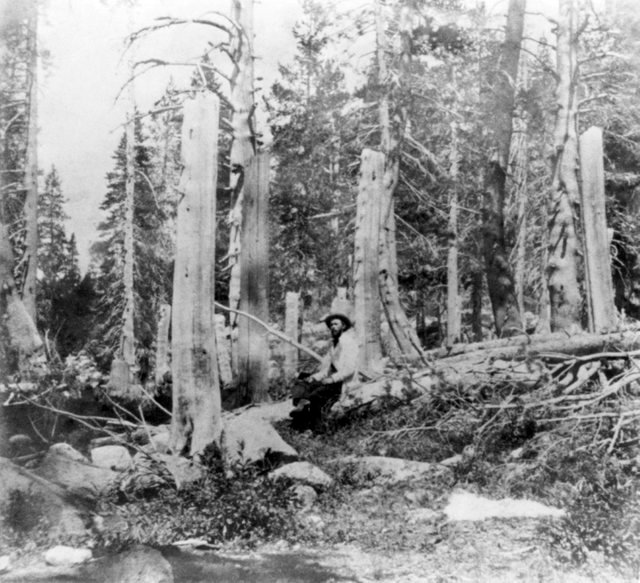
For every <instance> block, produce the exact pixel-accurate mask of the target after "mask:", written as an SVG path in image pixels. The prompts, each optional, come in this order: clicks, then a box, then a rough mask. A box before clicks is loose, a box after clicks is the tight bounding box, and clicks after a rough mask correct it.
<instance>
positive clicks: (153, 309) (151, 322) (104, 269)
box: [91, 120, 171, 380]
mask: <svg viewBox="0 0 640 583" xmlns="http://www.w3.org/2000/svg"><path fill="white" fill-rule="evenodd" d="M135 132H136V138H135V144H136V146H135V198H134V219H133V220H134V249H135V250H134V303H135V309H134V336H135V340H136V357H137V361H138V364H139V366H140V367H141V370H140V378H141V380H144V378H145V375H146V374H147V373H148V365H149V361H150V357H151V355H152V348H153V344H154V341H155V334H156V320H157V314H158V308H159V305H160V304H162V303H164V302H166V301H167V299H168V297H169V294H170V285H171V284H170V279H171V278H170V273H169V262H168V260H167V258H166V256H165V254H163V253H162V249H163V247H164V246H166V241H165V237H166V232H165V231H164V230H163V229H162V222H163V220H164V216H165V215H164V213H163V211H162V210H161V208H160V207H159V206H158V201H157V199H156V193H155V190H154V188H153V185H152V183H151V181H150V179H149V177H150V176H151V163H150V152H149V148H148V147H147V146H146V145H145V140H144V136H143V131H142V126H141V124H140V122H139V120H138V121H136V127H135ZM113 159H114V162H115V166H114V169H113V170H112V171H111V172H109V173H107V193H106V195H105V198H104V200H103V202H102V204H101V206H100V208H101V209H102V210H103V211H104V212H105V214H106V218H105V219H104V220H103V221H102V222H101V223H100V224H99V225H98V231H99V233H100V240H99V241H98V242H97V243H95V244H94V245H93V246H92V249H91V251H92V261H93V265H94V271H95V272H96V286H97V293H98V305H97V310H96V321H95V326H94V329H95V333H94V336H93V343H92V351H93V352H94V354H95V356H96V358H97V359H98V360H99V362H100V364H101V365H103V366H105V367H107V366H108V365H109V363H110V361H111V360H112V358H113V356H114V354H115V353H116V351H117V349H118V346H119V343H120V335H121V331H122V311H123V309H124V284H123V277H124V261H123V257H124V235H125V233H124V221H125V168H126V136H123V137H122V139H121V140H120V144H119V146H118V148H117V149H116V151H115V153H114V156H113Z"/></svg>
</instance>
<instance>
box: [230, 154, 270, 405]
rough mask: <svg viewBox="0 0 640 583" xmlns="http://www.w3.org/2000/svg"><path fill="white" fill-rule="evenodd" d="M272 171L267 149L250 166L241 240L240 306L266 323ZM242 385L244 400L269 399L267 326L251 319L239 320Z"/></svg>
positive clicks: (240, 387) (267, 311)
mask: <svg viewBox="0 0 640 583" xmlns="http://www.w3.org/2000/svg"><path fill="white" fill-rule="evenodd" d="M269 171H270V168H269V154H268V153H266V152H261V153H260V154H258V155H257V156H255V157H254V158H253V160H252V161H251V164H250V165H249V168H248V169H247V172H246V174H245V184H244V203H243V207H244V208H243V213H242V215H243V216H242V226H241V243H240V309H241V310H242V311H243V312H247V313H248V314H251V315H252V316H255V317H256V318H258V319H259V320H262V321H263V322H266V321H267V320H268V319H269V292H268V289H269V235H268V204H269ZM238 385H239V389H240V391H241V393H242V392H244V395H243V396H241V400H242V401H244V400H245V399H246V398H248V399H249V400H250V401H251V402H254V403H261V402H264V401H267V400H268V399H269V393H268V389H269V342H268V340H267V335H266V332H265V331H264V329H263V328H262V327H261V326H259V325H258V324H256V323H255V322H253V321H251V320H249V319H247V318H241V319H240V321H239V322H238ZM242 397H244V398H242Z"/></svg>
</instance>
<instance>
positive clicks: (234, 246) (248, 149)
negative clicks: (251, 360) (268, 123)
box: [228, 0, 256, 374]
mask: <svg viewBox="0 0 640 583" xmlns="http://www.w3.org/2000/svg"><path fill="white" fill-rule="evenodd" d="M231 13H232V15H233V20H234V22H236V23H237V24H238V25H239V27H240V29H239V30H238V31H236V34H235V35H234V36H233V37H232V41H231V44H232V46H231V51H230V52H231V55H232V61H233V64H232V67H233V69H232V72H231V107H232V108H233V112H232V115H231V128H232V130H233V142H232V144H231V152H230V156H229V157H230V165H231V174H230V180H231V183H230V189H231V193H232V208H231V211H230V213H229V252H228V255H229V263H228V266H229V267H230V269H231V275H230V279H229V307H230V308H233V309H235V310H237V309H238V308H239V306H240V277H241V275H240V272H241V270H242V266H241V264H240V245H241V243H240V241H241V232H240V231H241V226H242V221H243V217H242V215H243V208H244V182H245V172H246V170H247V168H248V167H249V164H250V162H251V160H252V158H253V156H254V155H255V152H256V150H255V135H254V131H253V111H254V88H253V0H231ZM229 318H230V322H231V326H232V327H235V326H236V325H237V314H235V313H234V312H231V313H230V314H229ZM234 360H235V361H236V362H237V359H236V358H234ZM235 372H236V374H237V372H238V369H237V367H235Z"/></svg>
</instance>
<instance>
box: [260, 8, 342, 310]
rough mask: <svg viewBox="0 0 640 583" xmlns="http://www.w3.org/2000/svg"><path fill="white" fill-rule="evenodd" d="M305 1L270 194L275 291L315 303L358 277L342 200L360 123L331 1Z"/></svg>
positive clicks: (278, 110) (285, 80) (276, 95)
mask: <svg viewBox="0 0 640 583" xmlns="http://www.w3.org/2000/svg"><path fill="white" fill-rule="evenodd" d="M303 9H304V11H305V16H304V18H303V19H302V20H301V21H300V22H299V23H298V24H297V25H296V27H295V28H294V31H293V34H294V37H295V39H296V48H297V51H296V55H295V57H294V62H293V64H291V65H288V66H281V67H280V76H281V79H280V80H279V81H278V82H276V83H275V84H274V85H273V86H272V89H271V95H270V97H269V99H268V103H269V108H270V118H269V123H270V125H271V133H272V135H273V144H272V147H271V152H272V155H273V156H274V157H275V158H276V160H277V173H276V177H275V181H274V184H273V186H272V189H271V192H272V194H271V202H270V204H271V209H270V212H271V223H272V226H271V241H272V248H271V257H272V261H271V263H272V264H271V273H272V277H271V299H272V305H273V306H280V307H282V306H283V305H284V296H285V293H286V292H287V291H292V290H293V291H300V292H301V294H302V298H303V301H305V303H307V304H308V302H309V301H310V300H311V299H312V298H314V300H315V301H317V302H318V303H321V304H327V303H328V302H329V301H330V300H331V298H332V297H333V294H334V293H335V288H336V287H337V286H346V285H347V283H348V280H349V277H350V275H349V273H350V269H349V265H348V256H349V253H350V251H351V249H352V243H351V242H350V241H349V240H348V237H347V235H346V228H345V226H346V224H347V222H348V218H350V217H348V216H347V215H344V216H343V215H342V214H341V208H342V207H344V206H346V205H347V204H349V203H353V200H354V197H353V190H352V189H351V186H352V178H353V177H352V176H350V175H349V170H348V168H347V163H346V162H345V157H346V156H347V155H349V144H350V143H351V142H352V141H353V127H354V124H353V123H349V122H348V120H347V119H346V118H345V117H344V116H343V115H342V114H341V109H342V107H343V106H344V105H345V104H346V103H347V100H348V98H349V96H348V94H347V92H346V89H345V87H344V77H343V74H342V72H341V71H340V69H339V67H338V66H337V64H336V63H335V62H333V61H331V60H330V59H328V58H327V57H326V56H325V55H324V49H325V48H326V47H327V46H328V44H329V41H330V37H331V32H330V28H329V18H328V15H327V12H326V9H325V8H323V7H322V6H321V5H320V4H319V3H317V2H311V1H307V2H305V3H304V4H303ZM320 282H322V286H321V287H320V286H319V284H320ZM318 291H321V292H322V294H324V295H322V294H321V296H319V295H318Z"/></svg>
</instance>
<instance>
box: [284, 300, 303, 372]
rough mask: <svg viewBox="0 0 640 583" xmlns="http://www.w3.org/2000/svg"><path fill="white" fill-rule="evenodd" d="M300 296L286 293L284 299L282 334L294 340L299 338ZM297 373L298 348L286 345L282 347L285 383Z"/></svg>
mask: <svg viewBox="0 0 640 583" xmlns="http://www.w3.org/2000/svg"><path fill="white" fill-rule="evenodd" d="M299 321H300V294H299V293H298V292H292V291H289V292H287V295H286V297H285V313H284V333H285V334H286V335H287V336H288V337H289V338H292V339H293V340H295V341H296V342H297V341H298V340H299V336H300V323H299ZM297 372H298V348H297V347H295V346H293V345H291V344H286V345H285V347H284V377H285V381H291V380H293V379H294V378H295V377H296V374H297Z"/></svg>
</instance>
